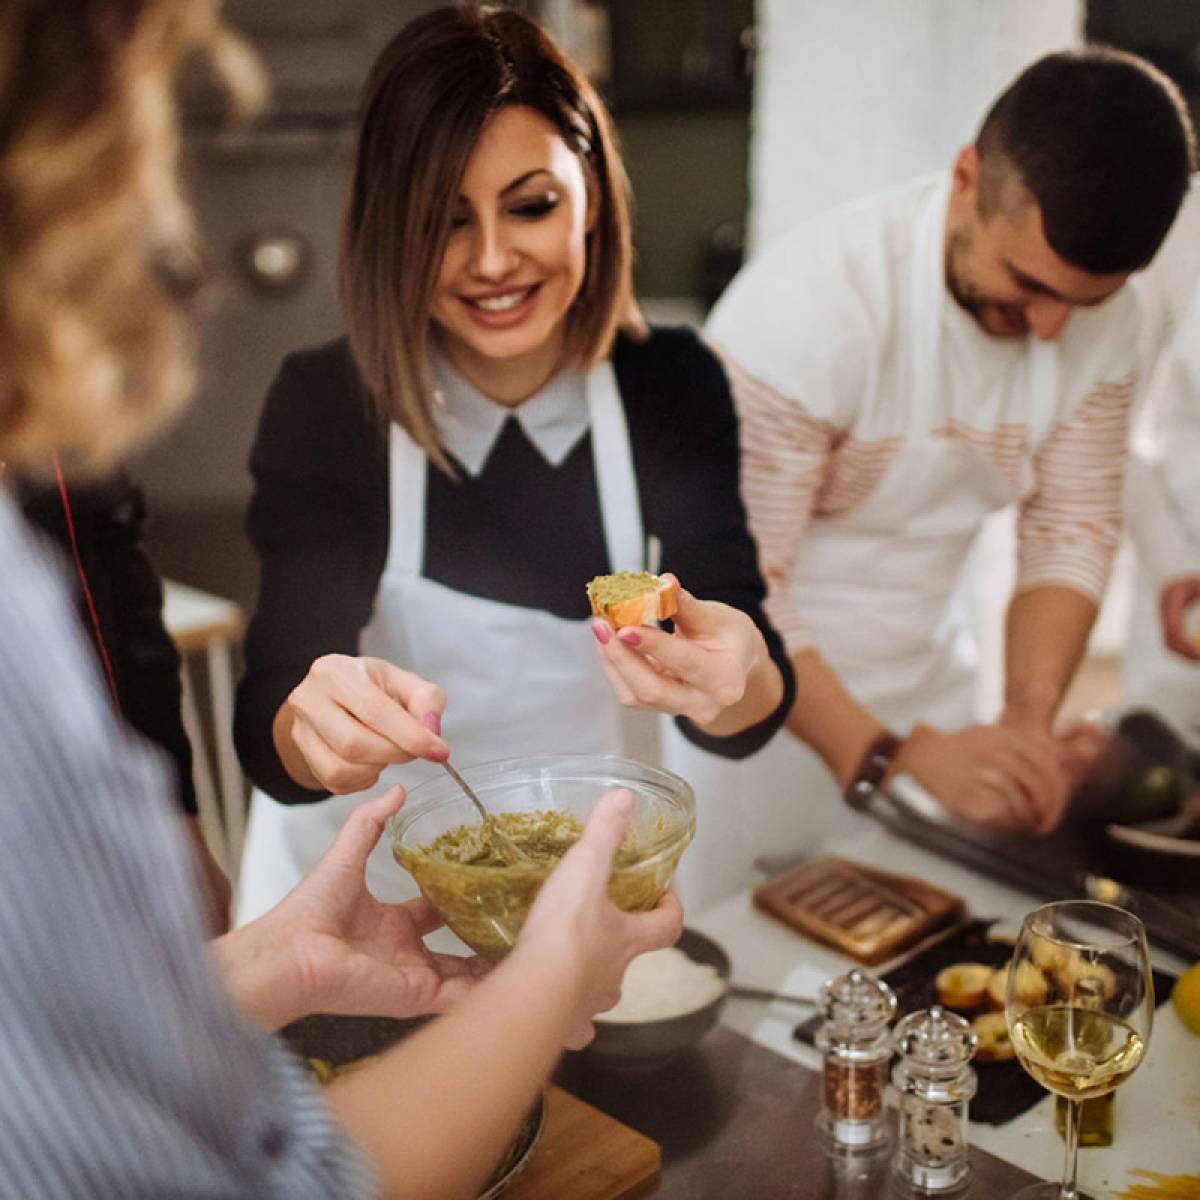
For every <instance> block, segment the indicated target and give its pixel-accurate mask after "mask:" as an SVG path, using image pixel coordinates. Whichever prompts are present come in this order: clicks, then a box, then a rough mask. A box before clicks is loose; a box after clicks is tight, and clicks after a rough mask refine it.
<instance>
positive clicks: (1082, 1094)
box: [1004, 900, 1154, 1200]
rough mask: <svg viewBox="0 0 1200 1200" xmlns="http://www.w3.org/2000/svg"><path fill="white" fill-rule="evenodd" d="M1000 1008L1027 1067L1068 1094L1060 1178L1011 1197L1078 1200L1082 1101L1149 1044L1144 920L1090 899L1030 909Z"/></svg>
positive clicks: (1118, 1080) (1128, 1069)
mask: <svg viewBox="0 0 1200 1200" xmlns="http://www.w3.org/2000/svg"><path fill="white" fill-rule="evenodd" d="M1004 1012H1005V1015H1006V1017H1007V1018H1008V1029H1009V1034H1010V1036H1011V1037H1012V1044H1013V1047H1014V1048H1015V1050H1016V1052H1017V1058H1018V1059H1019V1060H1020V1062H1021V1066H1023V1067H1024V1068H1025V1070H1026V1071H1028V1072H1029V1074H1030V1075H1032V1076H1033V1077H1034V1079H1036V1080H1037V1081H1038V1083H1040V1084H1041V1085H1042V1086H1043V1087H1045V1088H1048V1089H1049V1090H1050V1091H1052V1092H1055V1093H1057V1094H1058V1095H1060V1096H1064V1097H1065V1098H1066V1100H1067V1120H1066V1129H1065V1141H1066V1144H1067V1154H1066V1163H1065V1166H1064V1168H1063V1182H1062V1184H1061V1185H1060V1184H1056V1183H1039V1184H1034V1185H1032V1186H1031V1187H1027V1188H1024V1189H1022V1190H1021V1191H1020V1192H1018V1193H1017V1195H1016V1196H1015V1197H1014V1198H1013V1200H1076V1198H1077V1197H1078V1195H1079V1193H1078V1190H1077V1189H1076V1186H1075V1167H1076V1158H1077V1153H1078V1148H1079V1110H1080V1106H1081V1104H1082V1102H1083V1101H1084V1100H1087V1099H1089V1098H1091V1097H1092V1096H1103V1095H1104V1094H1105V1093H1106V1092H1111V1091H1112V1090H1113V1089H1114V1088H1116V1087H1118V1086H1120V1084H1122V1083H1124V1082H1125V1080H1126V1079H1128V1078H1129V1076H1130V1075H1132V1074H1133V1072H1134V1070H1135V1069H1136V1068H1137V1065H1138V1063H1140V1062H1141V1061H1142V1057H1143V1055H1144V1054H1145V1053H1146V1045H1147V1043H1148V1042H1149V1041H1150V1026H1151V1023H1152V1022H1153V1020H1154V981H1153V978H1152V976H1151V973H1150V950H1149V947H1148V946H1147V945H1146V931H1145V929H1144V928H1143V927H1142V923H1141V921H1139V920H1138V919H1137V917H1135V916H1133V915H1132V913H1127V912H1126V911H1125V910H1124V909H1122V908H1117V907H1116V906H1115V905H1112V904H1100V903H1098V902H1096V901H1093V900H1063V901H1061V902H1059V903H1057V904H1047V905H1045V906H1043V907H1042V908H1039V909H1036V910H1035V911H1034V912H1031V913H1030V914H1029V915H1028V916H1027V917H1026V918H1025V923H1024V924H1023V925H1022V926H1021V935H1020V937H1019V938H1018V939H1017V947H1016V950H1015V951H1014V952H1013V958H1012V965H1011V967H1010V968H1009V972H1008V992H1007V996H1006V999H1005V1006H1004Z"/></svg>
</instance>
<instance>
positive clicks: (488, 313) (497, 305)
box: [460, 283, 542, 329]
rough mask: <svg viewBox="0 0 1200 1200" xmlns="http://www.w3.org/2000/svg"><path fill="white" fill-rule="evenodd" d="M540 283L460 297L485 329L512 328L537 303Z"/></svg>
mask: <svg viewBox="0 0 1200 1200" xmlns="http://www.w3.org/2000/svg"><path fill="white" fill-rule="evenodd" d="M541 286H542V285H541V284H540V283H531V284H526V285H524V286H521V287H513V288H505V289H503V290H497V291H492V292H484V293H481V294H479V295H473V296H462V297H460V298H461V300H462V302H463V304H464V305H465V306H466V308H467V312H468V313H469V314H470V316H471V319H472V320H473V321H475V322H476V323H477V324H478V325H480V326H482V327H483V328H484V329H512V328H514V327H515V326H517V325H520V324H521V323H522V322H523V321H525V320H526V319H527V318H528V317H529V316H530V315H531V314H532V313H533V310H534V308H535V307H536V305H537V299H538V293H539V290H540V289H541Z"/></svg>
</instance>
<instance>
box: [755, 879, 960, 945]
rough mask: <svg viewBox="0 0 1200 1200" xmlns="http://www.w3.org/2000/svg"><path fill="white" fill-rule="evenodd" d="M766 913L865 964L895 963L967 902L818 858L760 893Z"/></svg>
mask: <svg viewBox="0 0 1200 1200" xmlns="http://www.w3.org/2000/svg"><path fill="white" fill-rule="evenodd" d="M754 903H755V904H756V905H757V906H758V907H759V908H761V909H762V910H763V911H765V912H768V913H770V914H771V915H772V916H773V917H776V918H777V919H778V920H780V921H783V922H784V923H785V924H787V925H790V926H792V928H793V929H798V930H799V931H800V932H801V933H803V934H806V935H807V936H808V937H811V938H815V939H816V940H817V941H819V942H825V943H826V945H829V946H833V947H835V948H836V949H838V950H840V951H842V953H843V954H848V955H850V956H851V957H852V958H857V959H858V961H859V962H863V963H869V964H873V963H877V962H882V961H883V960H884V959H887V958H891V957H892V956H893V955H895V954H896V953H897V952H898V951H900V950H902V949H904V948H905V947H906V946H911V945H914V944H915V943H916V942H919V941H920V940H921V939H922V938H923V937H925V936H926V935H928V934H929V933H931V932H932V931H933V930H935V929H938V928H940V927H941V926H942V925H945V924H947V923H948V922H949V921H951V920H953V919H954V918H955V917H956V916H958V915H959V914H960V913H961V912H962V910H963V902H962V900H961V899H960V898H959V897H958V896H955V895H953V894H952V893H950V892H946V891H943V890H942V889H941V888H936V887H934V886H933V885H932V884H928V883H926V882H925V881H924V880H921V879H911V878H909V877H908V876H906V875H893V874H891V873H890V872H888V871H880V870H877V869H876V868H874V867H867V866H863V865H862V864H861V863H855V862H850V861H849V860H848V859H844V858H818V859H814V860H813V861H812V862H807V863H804V864H803V865H802V866H799V867H797V868H796V869H795V870H793V871H789V872H788V873H787V874H786V875H781V876H779V877H778V878H777V879H772V880H770V881H769V882H768V883H764V884H763V885H762V886H761V887H759V888H757V889H756V890H755V892H754Z"/></svg>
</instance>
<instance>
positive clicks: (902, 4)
mask: <svg viewBox="0 0 1200 1200" xmlns="http://www.w3.org/2000/svg"><path fill="white" fill-rule="evenodd" d="M758 23H759V32H760V36H761V39H762V47H763V48H762V52H761V57H760V60H759V65H758V72H757V76H756V84H755V87H756V91H755V99H754V115H753V120H754V129H753V144H752V150H751V164H750V168H751V176H750V177H751V221H750V229H751V238H752V244H753V245H755V246H758V245H761V244H762V241H763V240H765V239H768V238H770V237H772V236H774V235H775V234H778V233H780V232H782V231H783V230H785V229H787V228H789V227H790V226H791V225H793V224H795V222H796V221H798V220H800V219H802V218H803V217H805V216H811V215H812V214H814V213H818V212H821V211H822V210H824V209H826V208H829V207H831V206H832V205H834V204H838V203H840V202H841V201H843V200H848V199H851V198H853V197H855V196H862V195H866V194H868V193H870V192H873V191H876V190H878V189H879V188H881V187H886V186H887V185H888V184H890V183H895V182H898V181H900V180H902V179H906V178H909V177H910V176H912V175H916V174H919V173H921V172H923V171H929V170H936V169H937V168H939V167H941V166H944V165H948V164H949V162H950V161H951V159H952V156H953V154H954V152H955V150H957V149H958V148H959V147H960V146H962V145H964V144H966V143H967V142H969V141H970V139H971V136H972V134H973V133H974V131H975V129H976V127H977V125H978V123H979V120H980V118H981V117H982V116H983V114H984V112H985V111H986V110H987V107H988V105H989V104H990V103H991V101H992V100H993V99H994V98H995V96H996V95H997V94H998V93H999V92H1000V91H1001V89H1002V88H1003V87H1004V85H1005V84H1006V83H1007V82H1008V81H1009V80H1010V79H1011V78H1012V77H1013V76H1014V75H1015V74H1016V73H1017V72H1018V71H1019V70H1020V69H1021V68H1022V67H1023V66H1025V65H1026V64H1027V63H1029V62H1031V61H1032V60H1033V59H1035V58H1037V57H1038V56H1039V55H1041V54H1043V53H1045V52H1046V51H1048V50H1055V49H1059V48H1061V47H1063V46H1066V45H1071V44H1074V43H1076V42H1077V41H1078V40H1079V38H1080V33H1081V30H1082V27H1083V5H1082V0H840V2H833V3H831V2H830V0H759V5H758Z"/></svg>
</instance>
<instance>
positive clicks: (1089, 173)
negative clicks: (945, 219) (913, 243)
mask: <svg viewBox="0 0 1200 1200" xmlns="http://www.w3.org/2000/svg"><path fill="white" fill-rule="evenodd" d="M976 146H977V147H978V150H979V164H980V172H981V186H980V191H979V201H980V211H981V212H982V213H983V215H984V216H990V215H991V213H992V212H993V211H995V209H996V208H997V207H999V206H1000V205H1001V204H1002V203H1003V202H1004V197H1005V196H1006V195H1008V194H1011V191H1012V189H1010V188H1009V186H1008V185H1009V183H1010V182H1011V181H1012V180H1013V178H1014V177H1015V178H1016V180H1017V181H1019V183H1020V184H1021V186H1022V187H1023V188H1024V189H1025V194H1028V195H1032V196H1033V198H1034V199H1035V200H1036V201H1037V203H1038V205H1039V207H1040V208H1041V213H1042V222H1043V226H1044V228H1045V232H1046V240H1047V241H1048V242H1049V243H1050V246H1051V248H1052V249H1053V250H1054V252H1055V253H1056V254H1058V255H1059V257H1060V258H1063V259H1064V260H1065V261H1067V262H1068V263H1070V264H1071V265H1072V266H1074V267H1078V268H1079V269H1080V270H1082V271H1088V272H1090V273H1091V274H1093V275H1107V274H1116V273H1119V272H1122V271H1136V270H1138V269H1140V268H1141V267H1144V266H1146V264H1147V263H1149V262H1150V260H1151V259H1152V258H1153V257H1154V255H1155V253H1156V252H1157V251H1158V247H1159V246H1160V245H1161V244H1162V240H1163V238H1165V237H1166V235H1167V231H1168V230H1169V229H1170V228H1171V223H1172V222H1173V221H1174V219H1175V214H1176V213H1177V212H1178V211H1179V206H1180V204H1181V203H1182V202H1183V197H1184V194H1185V193H1186V191H1187V187H1188V179H1189V176H1190V174H1191V172H1192V171H1193V170H1194V169H1195V165H1196V163H1195V158H1196V145H1195V137H1194V134H1193V131H1192V125H1191V120H1190V118H1189V117H1188V112H1187V106H1186V105H1185V104H1184V102H1183V99H1182V97H1181V96H1180V94H1179V89H1178V88H1177V87H1176V86H1175V85H1174V84H1173V83H1172V82H1171V81H1170V80H1169V79H1168V78H1167V77H1166V76H1165V75H1163V74H1162V72H1161V71H1158V70H1157V69H1156V68H1154V67H1152V66H1151V65H1150V64H1149V63H1147V62H1145V61H1143V60H1142V59H1140V58H1138V57H1136V56H1135V55H1132V54H1126V53H1123V52H1122V51H1119V50H1112V49H1109V48H1107V47H1103V46H1087V47H1084V48H1083V49H1081V50H1070V51H1064V52H1061V53H1058V54H1048V55H1046V56H1045V57H1044V58H1040V59H1038V61H1037V62H1035V63H1034V64H1033V65H1032V66H1031V67H1029V68H1027V69H1026V70H1025V71H1023V72H1022V73H1021V74H1020V75H1019V76H1018V77H1017V79H1016V80H1015V81H1014V82H1013V83H1012V84H1011V85H1010V86H1009V87H1008V89H1007V90H1006V91H1005V92H1004V93H1003V95H1001V96H1000V98H999V99H998V100H997V101H996V103H995V104H994V105H993V106H992V109H991V111H990V112H989V113H988V114H987V116H986V117H985V118H984V121H983V124H982V126H981V127H980V130H979V134H978V136H977V137H976ZM1017 192H1018V194H1020V189H1017Z"/></svg>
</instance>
